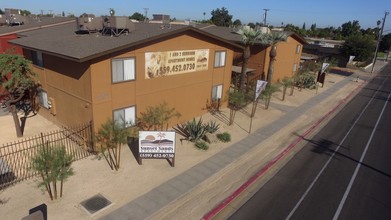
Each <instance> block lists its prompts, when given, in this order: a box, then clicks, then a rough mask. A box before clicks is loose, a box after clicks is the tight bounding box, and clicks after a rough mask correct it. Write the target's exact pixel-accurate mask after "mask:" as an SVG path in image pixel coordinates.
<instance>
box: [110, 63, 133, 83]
mask: <svg viewBox="0 0 391 220" xmlns="http://www.w3.org/2000/svg"><path fill="white" fill-rule="evenodd" d="M116 73H117V74H116ZM111 77H112V82H113V83H119V82H124V81H130V80H135V79H136V58H134V57H131V58H118V59H112V60H111Z"/></svg>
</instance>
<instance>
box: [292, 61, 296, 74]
mask: <svg viewBox="0 0 391 220" xmlns="http://www.w3.org/2000/svg"><path fill="white" fill-rule="evenodd" d="M292 71H293V72H296V71H297V63H294V64H293V68H292Z"/></svg>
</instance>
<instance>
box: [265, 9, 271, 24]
mask: <svg viewBox="0 0 391 220" xmlns="http://www.w3.org/2000/svg"><path fill="white" fill-rule="evenodd" d="M263 10H264V11H265V13H263V26H265V27H266V18H267V12H268V11H270V9H267V8H264V9H263Z"/></svg>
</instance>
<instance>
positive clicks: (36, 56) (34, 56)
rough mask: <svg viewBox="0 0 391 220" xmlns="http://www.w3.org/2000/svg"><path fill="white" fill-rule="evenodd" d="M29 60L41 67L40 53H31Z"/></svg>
mask: <svg viewBox="0 0 391 220" xmlns="http://www.w3.org/2000/svg"><path fill="white" fill-rule="evenodd" d="M31 60H32V61H33V64H34V65H36V66H39V67H43V56H42V52H41V51H31Z"/></svg>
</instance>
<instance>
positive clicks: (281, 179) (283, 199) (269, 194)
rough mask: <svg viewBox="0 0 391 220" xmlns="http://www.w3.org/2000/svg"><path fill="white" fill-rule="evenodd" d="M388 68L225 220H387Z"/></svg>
mask: <svg viewBox="0 0 391 220" xmlns="http://www.w3.org/2000/svg"><path fill="white" fill-rule="evenodd" d="M390 75H391V65H387V66H385V68H384V69H383V70H382V71H381V72H380V73H378V74H377V75H376V76H375V77H374V78H373V80H372V81H371V82H369V83H368V85H367V86H366V87H365V88H363V89H362V91H360V93H359V94H358V95H357V96H356V97H355V98H353V99H352V100H351V102H349V103H348V104H347V105H346V106H345V108H344V109H342V110H341V111H340V112H339V113H338V114H337V115H336V116H335V117H334V119H332V120H331V121H330V122H329V123H328V124H327V125H326V126H325V127H324V128H323V129H322V130H321V131H320V132H319V133H318V134H317V135H315V136H314V137H313V138H312V139H310V140H306V141H307V143H306V145H305V146H304V147H303V149H302V150H301V151H300V152H298V153H297V154H296V155H295V156H294V157H293V158H292V160H290V161H289V162H288V163H287V164H286V165H285V166H284V167H283V168H282V169H281V170H280V171H279V172H278V173H277V174H276V175H275V176H274V177H273V178H272V179H271V180H270V181H269V182H268V183H266V184H265V185H264V186H263V187H262V188H261V189H260V190H259V191H258V192H257V193H256V194H255V195H254V196H253V197H252V198H251V199H250V200H249V201H248V202H247V203H246V204H245V205H244V206H242V207H241V208H240V209H239V210H237V212H236V213H234V214H233V215H232V216H231V217H230V219H391V163H390V162H389V157H390V156H391V147H390V146H391V135H390V134H391V126H390V122H391V105H390V104H389V101H390V96H391V76H390Z"/></svg>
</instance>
